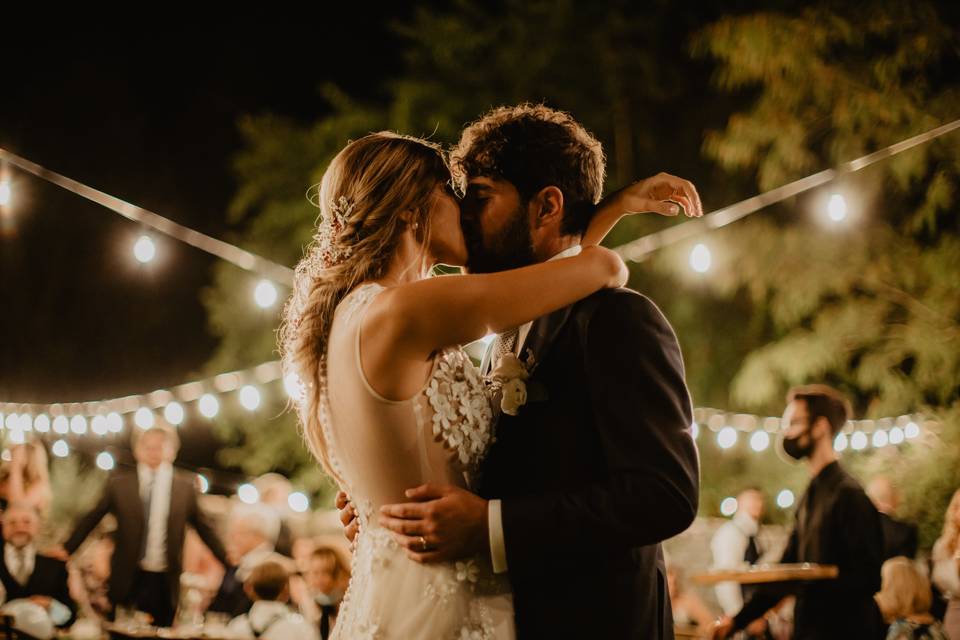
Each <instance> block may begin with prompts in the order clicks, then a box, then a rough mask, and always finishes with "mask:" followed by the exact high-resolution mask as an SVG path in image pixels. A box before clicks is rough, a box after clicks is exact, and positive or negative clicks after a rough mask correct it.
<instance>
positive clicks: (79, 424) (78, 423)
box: [70, 416, 87, 436]
mask: <svg viewBox="0 0 960 640" xmlns="http://www.w3.org/2000/svg"><path fill="white" fill-rule="evenodd" d="M70 431H73V432H74V433H75V434H77V435H78V436H82V435H83V434H85V433H86V432H87V419H86V418H84V417H83V416H73V417H72V418H70Z"/></svg>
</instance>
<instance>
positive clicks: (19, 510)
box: [0, 502, 76, 627]
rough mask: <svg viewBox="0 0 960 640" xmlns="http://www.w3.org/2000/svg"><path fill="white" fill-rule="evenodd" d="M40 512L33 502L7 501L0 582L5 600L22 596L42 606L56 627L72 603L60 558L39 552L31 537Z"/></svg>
mask: <svg viewBox="0 0 960 640" xmlns="http://www.w3.org/2000/svg"><path fill="white" fill-rule="evenodd" d="M39 530H40V515H39V514H38V513H37V510H36V508H35V507H34V506H33V504H24V503H18V502H11V503H10V504H8V505H7V510H6V511H4V513H3V541H4V545H3V556H2V558H0V561H2V563H0V581H2V583H3V587H4V589H5V590H6V594H7V595H6V599H7V601H8V602H10V601H14V600H21V599H26V600H30V601H31V602H33V603H34V604H37V605H39V606H40V607H42V608H43V609H44V610H45V611H46V612H47V614H48V615H49V616H50V621H51V622H52V623H53V624H54V625H55V626H58V627H63V626H66V625H69V624H70V623H71V622H73V619H74V617H75V616H76V605H75V604H74V602H73V598H71V597H70V591H69V588H68V586H67V580H68V576H67V566H66V563H64V562H63V561H62V560H58V559H55V558H49V557H46V556H42V555H39V554H38V553H37V547H36V544H35V540H36V537H37V533H38V532H39Z"/></svg>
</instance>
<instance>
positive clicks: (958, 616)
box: [931, 489, 960, 640]
mask: <svg viewBox="0 0 960 640" xmlns="http://www.w3.org/2000/svg"><path fill="white" fill-rule="evenodd" d="M931 560H932V561H933V581H934V583H936V585H937V587H938V588H939V589H940V592H941V593H942V594H943V596H944V597H945V598H947V612H946V615H945V616H944V618H943V626H944V629H945V630H946V632H947V636H948V637H949V638H950V640H960V489H958V490H957V491H956V492H954V494H953V497H952V498H951V499H950V505H949V506H948V507H947V513H946V516H945V517H944V521H943V533H942V534H941V535H940V537H939V538H938V539H937V542H936V543H935V544H934V545H933V555H932V557H931Z"/></svg>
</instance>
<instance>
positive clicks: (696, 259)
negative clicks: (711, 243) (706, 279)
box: [690, 243, 712, 273]
mask: <svg viewBox="0 0 960 640" xmlns="http://www.w3.org/2000/svg"><path fill="white" fill-rule="evenodd" d="M711 262H712V257H711V255H710V248H709V247H707V245H705V244H703V243H699V244H697V245H695V246H694V247H693V249H692V250H691V251H690V268H691V269H693V270H694V271H696V272H697V273H706V272H707V271H709V270H710V263H711Z"/></svg>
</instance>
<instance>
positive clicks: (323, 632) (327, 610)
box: [304, 547, 350, 640]
mask: <svg viewBox="0 0 960 640" xmlns="http://www.w3.org/2000/svg"><path fill="white" fill-rule="evenodd" d="M304 578H306V582H307V588H308V590H309V593H310V596H311V600H312V601H313V602H314V603H315V604H316V606H317V613H318V615H319V629H320V637H321V638H322V640H327V638H328V637H329V636H330V630H331V629H333V624H334V622H335V620H336V617H337V610H338V609H339V608H340V601H341V600H343V594H344V592H345V591H346V589H347V583H348V582H349V581H350V570H349V569H347V567H346V566H344V563H343V562H342V561H341V560H340V556H339V554H337V552H336V551H335V550H333V549H332V548H331V547H317V548H316V549H314V551H313V554H312V555H311V556H310V563H309V566H308V568H307V572H306V573H305V574H304Z"/></svg>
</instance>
